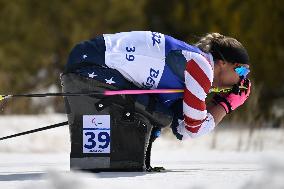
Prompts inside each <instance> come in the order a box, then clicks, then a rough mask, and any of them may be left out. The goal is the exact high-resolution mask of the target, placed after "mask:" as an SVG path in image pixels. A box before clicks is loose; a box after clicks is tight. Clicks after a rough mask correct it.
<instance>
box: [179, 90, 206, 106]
mask: <svg viewBox="0 0 284 189" xmlns="http://www.w3.org/2000/svg"><path fill="white" fill-rule="evenodd" d="M183 100H184V102H185V103H186V104H187V105H188V106H190V107H192V108H194V109H196V110H200V111H204V110H206V104H205V101H202V100H200V99H199V98H197V97H196V96H195V95H194V94H192V93H191V92H190V91H189V90H187V88H185V90H184V97H183Z"/></svg>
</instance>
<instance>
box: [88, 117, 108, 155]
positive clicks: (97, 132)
mask: <svg viewBox="0 0 284 189" xmlns="http://www.w3.org/2000/svg"><path fill="white" fill-rule="evenodd" d="M83 153H110V115H84V116H83Z"/></svg>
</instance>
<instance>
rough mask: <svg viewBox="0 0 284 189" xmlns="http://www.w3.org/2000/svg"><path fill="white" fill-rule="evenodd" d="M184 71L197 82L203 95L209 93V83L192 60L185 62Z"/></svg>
mask: <svg viewBox="0 0 284 189" xmlns="http://www.w3.org/2000/svg"><path fill="white" fill-rule="evenodd" d="M186 71H187V72H188V73H189V74H190V75H191V76H192V77H193V78H194V79H195V80H196V81H197V82H198V84H199V85H200V86H201V87H202V88H203V90H204V92H205V93H209V90H210V87H211V82H210V80H209V78H208V77H207V75H206V74H205V73H204V71H203V70H202V69H201V68H200V67H199V66H198V64H197V63H196V62H195V61H194V60H193V59H191V60H190V61H188V62H187V64H186Z"/></svg>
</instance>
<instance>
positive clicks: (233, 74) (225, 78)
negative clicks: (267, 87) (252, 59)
mask: <svg viewBox="0 0 284 189" xmlns="http://www.w3.org/2000/svg"><path fill="white" fill-rule="evenodd" d="M236 68H237V71H239V70H238V69H241V71H242V70H243V71H246V72H249V69H248V68H249V65H246V64H240V63H234V64H232V63H229V62H226V61H223V60H217V61H216V62H215V66H214V80H213V86H214V87H218V88H231V87H232V86H233V85H234V84H238V83H239V82H240V75H239V74H240V72H239V73H237V71H236ZM247 74H248V73H245V75H247Z"/></svg>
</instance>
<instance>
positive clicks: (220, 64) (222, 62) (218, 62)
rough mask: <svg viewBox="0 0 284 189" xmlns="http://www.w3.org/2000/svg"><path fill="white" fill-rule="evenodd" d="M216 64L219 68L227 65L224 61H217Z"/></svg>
mask: <svg viewBox="0 0 284 189" xmlns="http://www.w3.org/2000/svg"><path fill="white" fill-rule="evenodd" d="M214 63H215V64H218V65H219V66H225V65H226V62H225V61H223V60H215V61H214Z"/></svg>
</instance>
